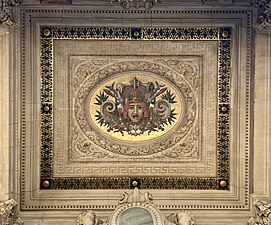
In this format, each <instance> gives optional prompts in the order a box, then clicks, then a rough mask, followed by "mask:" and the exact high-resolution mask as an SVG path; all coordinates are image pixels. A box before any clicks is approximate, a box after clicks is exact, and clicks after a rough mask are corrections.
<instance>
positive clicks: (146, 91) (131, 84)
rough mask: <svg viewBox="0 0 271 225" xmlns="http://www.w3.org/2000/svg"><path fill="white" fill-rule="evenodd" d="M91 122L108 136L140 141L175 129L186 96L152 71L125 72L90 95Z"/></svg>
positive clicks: (89, 115) (100, 85)
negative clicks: (183, 96) (139, 72)
mask: <svg viewBox="0 0 271 225" xmlns="http://www.w3.org/2000/svg"><path fill="white" fill-rule="evenodd" d="M88 99H89V105H88V109H87V110H88V117H89V119H90V122H91V123H92V124H93V125H94V126H95V127H96V129H97V130H100V131H101V132H102V133H103V134H104V135H106V136H107V137H111V138H115V139H119V140H121V141H124V140H125V141H133V142H141V141H145V140H150V139H153V138H156V137H161V136H162V135H165V134H166V133H168V132H169V131H170V130H172V129H174V127H175V126H176V124H177V122H178V121H179V119H180V117H181V116H182V114H183V110H184V107H183V100H182V97H181V96H180V94H179V93H178V92H177V90H176V88H175V87H174V86H173V85H172V84H170V83H169V82H168V81H166V80H165V79H161V78H158V77H157V76H155V75H153V74H150V73H141V74H138V73H133V72H130V73H127V74H125V73H123V74H118V75H117V76H115V77H114V78H111V79H110V80H106V81H104V82H102V83H100V84H99V86H98V87H97V88H96V89H94V90H93V91H92V92H91V93H90V95H89V98H88Z"/></svg>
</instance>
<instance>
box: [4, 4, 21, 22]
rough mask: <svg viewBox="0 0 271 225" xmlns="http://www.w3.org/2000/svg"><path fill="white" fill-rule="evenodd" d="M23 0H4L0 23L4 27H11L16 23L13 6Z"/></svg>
mask: <svg viewBox="0 0 271 225" xmlns="http://www.w3.org/2000/svg"><path fill="white" fill-rule="evenodd" d="M21 3H22V0H2V1H1V8H0V24H1V25H2V26H3V27H11V26H13V25H14V24H15V22H14V18H13V8H14V7H17V6H19V5H20V4H21Z"/></svg>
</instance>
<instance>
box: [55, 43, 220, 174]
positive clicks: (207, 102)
mask: <svg viewBox="0 0 271 225" xmlns="http://www.w3.org/2000/svg"><path fill="white" fill-rule="evenodd" d="M55 49H58V50H57V51H56V55H55V62H54V65H55V74H57V76H56V77H55V84H54V86H55V89H54V93H55V98H54V102H55V106H56V107H55V115H54V118H55V119H54V121H55V122H54V123H55V125H54V130H55V137H54V141H55V146H56V148H55V151H56V154H55V159H54V162H55V163H54V168H55V169H54V173H55V175H56V176H63V175H64V176H72V175H76V176H77V175H79V176H85V175H86V174H87V175H88V176H89V175H91V176H93V175H94V176H95V174H100V175H109V174H110V176H112V175H117V174H123V173H124V174H134V173H136V174H137V175H138V174H142V175H143V174H145V173H148V174H149V173H150V171H151V173H155V174H156V173H158V174H160V175H162V174H163V175H166V174H168V173H171V174H172V173H177V174H191V175H192V174H196V173H198V172H199V171H200V173H201V174H205V176H206V175H207V176H208V175H211V174H214V171H215V151H216V150H215V142H216V141H215V139H216V138H215V136H216V135H215V128H216V114H215V113H214V112H215V111H216V107H217V106H216V100H215V99H216V92H217V80H216V75H215V73H216V66H215V65H214V64H213V63H212V62H211V60H213V61H215V60H216V53H215V51H216V45H214V44H198V45H197V44H195V43H189V44H188V43H186V44H184V43H180V44H177V45H176V43H172V44H170V45H168V44H164V45H161V46H160V44H159V42H156V44H155V45H152V44H148V45H146V46H144V44H143V45H140V47H139V49H138V51H146V55H145V56H143V55H142V56H137V55H133V54H132V55H131V53H129V54H128V55H127V53H125V51H128V52H130V51H135V48H134V45H130V44H129V42H127V43H123V42H122V43H116V42H106V43H105V42H101V43H99V42H95V43H91V44H89V43H88V42H78V43H77V44H76V43H75V42H71V43H70V44H67V42H65V41H62V42H61V41H57V42H56V45H55ZM83 49H85V51H84V54H81V53H79V52H78V51H80V52H81V50H83ZM94 49H95V51H98V52H99V53H100V54H99V55H91V52H92V51H94ZM103 51H107V53H103ZM111 51H112V53H110V52H111ZM114 51H116V52H115V54H116V55H114V54H113V52H114ZM123 51H124V52H123ZM148 51H157V53H158V52H161V51H162V52H167V53H165V54H166V55H163V56H160V55H159V54H158V55H157V53H156V54H155V55H153V54H152V55H148V54H147V52H148ZM172 51H173V52H175V53H174V54H175V55H172V53H170V52H172ZM180 51H181V52H183V55H182V54H180V53H179V52H180ZM88 52H90V53H88ZM185 52H194V55H185ZM197 52H200V53H201V54H204V57H203V56H202V55H201V54H200V55H197ZM103 54H104V56H102V55H103ZM123 54H124V55H125V56H122V55H123ZM203 74H208V76H203ZM125 77H126V78H125ZM135 77H136V78H137V79H138V80H140V82H142V83H145V84H146V83H148V82H150V81H151V82H152V83H154V84H156V83H155V81H157V82H158V84H159V85H160V84H161V85H165V86H164V87H167V89H168V91H171V92H170V95H172V94H173V95H174V96H175V100H176V99H177V98H178V99H177V101H178V103H174V104H176V105H182V107H178V108H179V109H178V110H179V111H180V109H181V111H180V112H179V113H178V118H177V117H176V120H175V119H174V121H173V123H172V124H169V123H168V128H167V130H166V132H165V133H164V134H162V135H161V136H159V135H160V134H161V130H160V131H159V132H153V134H154V136H153V137H152V136H151V135H148V134H147V132H145V133H144V135H145V140H142V137H143V135H138V136H133V137H132V136H131V135H130V136H129V135H128V134H127V133H126V134H125V133H124V134H125V135H124V137H126V138H127V140H124V139H125V138H123V136H122V135H121V134H119V136H117V137H113V135H116V133H114V132H112V131H110V132H108V131H107V128H106V127H104V128H103V127H102V129H104V130H101V126H100V125H99V124H98V123H97V121H96V116H95V115H97V112H96V111H100V106H99V105H95V103H96V98H97V96H98V95H99V94H100V92H101V91H103V90H104V89H106V86H110V85H112V83H115V84H117V83H123V85H127V84H129V82H130V81H131V80H133V78H135ZM208 77H209V78H210V79H209V78H208ZM123 78H125V79H123ZM117 79H119V80H118V81H117ZM63 84H64V85H63ZM161 89H162V88H161ZM163 94H166V91H165V93H163ZM168 94H169V93H168ZM173 95H172V96H173ZM68 96H69V97H68ZM107 96H108V95H107ZM161 96H162V94H161ZM91 98H92V102H91ZM112 100H113V101H115V100H114V99H113V97H112V96H111V101H112ZM92 106H95V107H96V108H95V107H92ZM204 107H206V110H207V111H205V110H198V109H202V108H204ZM90 109H92V112H91V110H90ZM172 109H175V110H176V109H177V107H176V106H172ZM174 112H175V111H174ZM67 115H68V117H67ZM91 117H92V118H91ZM204 123H205V124H209V126H208V128H203V124H204ZM211 128H212V129H211ZM202 129H207V130H208V131H207V132H209V133H210V132H211V133H212V134H211V135H207V136H205V137H203V136H202V133H203V132H204V131H203V130H202ZM131 138H133V139H134V140H135V139H138V140H137V141H134V140H131ZM146 143H147V144H146ZM206 145H208V148H206V151H204V152H203V151H202V149H203V148H204V147H203V146H206ZM65 149H66V150H65ZM87 162H88V163H93V162H94V163H95V164H91V165H90V164H86V163H87ZM139 162H140V164H138V163H139ZM182 162H186V163H191V164H189V167H187V166H188V164H183V163H182ZM112 163H114V165H111V164H112ZM116 163H118V165H116ZM144 163H146V164H144ZM150 163H152V164H150ZM196 168H197V169H196ZM197 171H198V172H197Z"/></svg>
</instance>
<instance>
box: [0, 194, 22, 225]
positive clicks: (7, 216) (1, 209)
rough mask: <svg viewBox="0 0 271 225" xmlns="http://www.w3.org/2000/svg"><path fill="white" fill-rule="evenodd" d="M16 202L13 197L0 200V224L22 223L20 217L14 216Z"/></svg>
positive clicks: (13, 224)
mask: <svg viewBox="0 0 271 225" xmlns="http://www.w3.org/2000/svg"><path fill="white" fill-rule="evenodd" d="M17 205H18V203H17V202H16V201H15V200H14V199H10V200H7V201H4V202H0V224H2V225H8V224H9V225H22V224H24V223H23V221H22V219H21V218H20V217H17V216H16V206H17Z"/></svg>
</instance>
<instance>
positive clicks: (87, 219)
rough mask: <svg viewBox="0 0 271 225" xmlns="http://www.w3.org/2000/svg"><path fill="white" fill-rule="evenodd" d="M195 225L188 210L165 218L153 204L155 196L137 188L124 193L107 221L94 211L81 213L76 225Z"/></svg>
mask: <svg viewBox="0 0 271 225" xmlns="http://www.w3.org/2000/svg"><path fill="white" fill-rule="evenodd" d="M126 224H132V225H138V224H146V225H154V224H155V225H194V224H195V218H194V216H193V215H192V214H191V213H190V212H189V211H186V210H180V211H179V212H177V213H172V214H170V215H168V216H164V215H163V214H162V213H161V212H160V210H159V209H158V208H157V207H156V206H155V205H154V204H153V196H152V194H150V193H149V192H145V193H141V192H140V191H139V190H138V188H135V189H134V191H133V192H132V193H131V194H128V193H127V192H123V193H122V195H121V196H120V198H119V206H118V207H117V208H116V209H115V211H114V212H113V213H112V215H111V216H110V217H109V218H108V219H107V220H106V221H102V220H100V219H98V218H97V217H96V215H95V213H94V211H92V210H88V211H86V212H81V213H80V214H79V215H78V217H77V220H76V225H126Z"/></svg>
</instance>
